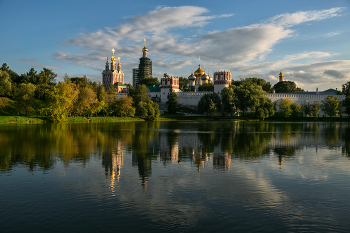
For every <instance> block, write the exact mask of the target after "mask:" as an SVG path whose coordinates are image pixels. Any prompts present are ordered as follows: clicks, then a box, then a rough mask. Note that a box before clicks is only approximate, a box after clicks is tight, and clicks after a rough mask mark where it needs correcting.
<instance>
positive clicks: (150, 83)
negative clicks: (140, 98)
mask: <svg viewBox="0 0 350 233" xmlns="http://www.w3.org/2000/svg"><path fill="white" fill-rule="evenodd" d="M142 84H144V85H146V86H159V85H160V83H159V80H158V78H157V77H156V78H153V77H147V78H141V79H140V81H139V85H142Z"/></svg>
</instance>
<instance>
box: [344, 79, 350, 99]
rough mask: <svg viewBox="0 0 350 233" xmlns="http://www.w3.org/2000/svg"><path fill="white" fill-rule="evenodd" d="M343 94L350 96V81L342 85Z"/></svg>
mask: <svg viewBox="0 0 350 233" xmlns="http://www.w3.org/2000/svg"><path fill="white" fill-rule="evenodd" d="M342 92H343V94H344V95H346V96H349V95H350V81H349V82H347V83H344V84H343V85H342Z"/></svg>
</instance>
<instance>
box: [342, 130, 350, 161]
mask: <svg viewBox="0 0 350 233" xmlns="http://www.w3.org/2000/svg"><path fill="white" fill-rule="evenodd" d="M343 140H344V145H343V146H342V154H343V155H345V156H347V157H350V127H349V125H348V126H347V127H346V128H345V129H344V134H343Z"/></svg>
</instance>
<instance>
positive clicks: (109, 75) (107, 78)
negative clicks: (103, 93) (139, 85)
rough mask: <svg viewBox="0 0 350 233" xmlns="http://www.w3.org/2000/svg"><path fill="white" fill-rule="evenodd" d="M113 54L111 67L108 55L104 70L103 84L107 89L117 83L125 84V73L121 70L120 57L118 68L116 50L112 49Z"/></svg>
mask: <svg viewBox="0 0 350 233" xmlns="http://www.w3.org/2000/svg"><path fill="white" fill-rule="evenodd" d="M112 52H113V55H112V58H111V67H109V63H108V57H107V61H106V66H105V69H104V71H103V72H102V85H103V87H104V88H105V89H108V88H109V87H110V85H114V84H116V83H121V84H124V73H123V71H122V70H121V65H120V58H119V57H118V65H117V68H116V65H115V58H114V52H115V50H114V49H112Z"/></svg>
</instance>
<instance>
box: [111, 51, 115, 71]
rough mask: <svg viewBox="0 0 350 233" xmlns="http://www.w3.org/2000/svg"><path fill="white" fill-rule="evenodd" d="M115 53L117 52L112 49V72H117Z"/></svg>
mask: <svg viewBox="0 0 350 233" xmlns="http://www.w3.org/2000/svg"><path fill="white" fill-rule="evenodd" d="M114 52H115V50H114V49H112V53H113V55H112V58H111V70H115V58H114Z"/></svg>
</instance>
